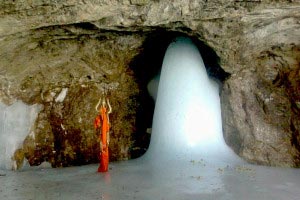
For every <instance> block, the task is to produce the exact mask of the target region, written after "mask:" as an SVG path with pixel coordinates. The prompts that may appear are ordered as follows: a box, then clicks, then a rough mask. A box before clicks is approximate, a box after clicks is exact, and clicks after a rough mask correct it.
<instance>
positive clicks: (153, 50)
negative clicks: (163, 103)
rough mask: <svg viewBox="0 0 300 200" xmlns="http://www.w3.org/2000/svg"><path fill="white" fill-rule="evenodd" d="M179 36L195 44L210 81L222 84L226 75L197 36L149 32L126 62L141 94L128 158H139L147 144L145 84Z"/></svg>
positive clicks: (149, 115) (149, 116) (149, 113)
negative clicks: (139, 48) (133, 56)
mask: <svg viewBox="0 0 300 200" xmlns="http://www.w3.org/2000/svg"><path fill="white" fill-rule="evenodd" d="M180 36H183V37H189V38H191V39H192V41H193V42H194V43H195V44H196V46H197V47H198V49H199V51H200V53H201V55H202V57H203V61H204V64H205V67H206V70H207V73H208V75H209V76H210V77H211V78H213V79H214V80H216V81H217V82H218V83H219V84H222V83H223V82H224V80H225V79H226V78H227V77H228V76H229V74H228V73H226V72H225V71H224V70H223V69H222V68H221V67H220V65H219V57H218V56H217V54H216V53H215V51H214V50H213V49H212V48H210V47H209V46H208V45H206V44H205V43H204V42H203V41H200V40H199V39H198V38H197V37H193V36H188V35H187V34H185V33H181V32H173V31H171V32H170V31H166V30H159V31H155V32H152V33H149V34H148V35H147V39H146V40H145V42H144V44H143V46H142V51H141V53H140V54H139V55H137V56H136V57H135V58H134V59H133V61H132V62H131V63H130V68H131V69H132V70H133V71H134V73H135V78H136V81H137V83H138V85H139V88H140V91H141V93H140V95H139V97H138V100H137V101H138V102H139V106H138V110H137V115H136V130H135V132H134V133H133V140H134V142H135V143H134V144H133V148H132V149H131V157H132V158H137V157H139V156H141V155H143V154H144V153H145V152H146V151H147V149H148V147H149V143H150V138H151V127H152V120H153V114H154V107H155V102H154V100H153V98H152V97H151V96H150V94H149V93H148V91H147V85H148V83H149V82H150V81H151V80H152V79H153V78H154V77H155V76H156V75H158V74H159V73H160V70H161V67H162V63H163V58H164V55H165V52H166V50H167V48H168V46H169V44H170V43H171V42H173V41H174V40H175V38H177V37H180Z"/></svg>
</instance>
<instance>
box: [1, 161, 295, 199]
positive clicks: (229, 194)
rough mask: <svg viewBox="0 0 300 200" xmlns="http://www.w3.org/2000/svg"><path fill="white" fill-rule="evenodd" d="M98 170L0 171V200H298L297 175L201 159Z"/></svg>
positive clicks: (93, 167) (113, 165)
mask: <svg viewBox="0 0 300 200" xmlns="http://www.w3.org/2000/svg"><path fill="white" fill-rule="evenodd" d="M97 168H98V165H87V166H81V167H68V168H56V169H52V168H44V169H43V168H40V167H39V168H30V169H24V170H22V171H18V172H12V171H0V199H13V200H15V199H22V200H30V199H32V200H34V199H64V200H68V199H72V200H76V199H102V200H115V199H116V200H117V199H121V200H127V199H130V200H132V199H145V200H146V199H149V200H150V199H151V200H153V199H158V200H167V199H181V200H182V199H186V200H188V199H190V200H195V199H221V200H223V199H224V200H225V199H226V200H232V199H249V200H250V199H256V200H260V199H272V200H276V199H278V200H279V199H280V200H282V199H285V200H291V199H293V200H296V199H299V197H300V190H299V188H300V171H299V169H283V168H272V167H263V166H255V165H250V164H245V163H244V162H240V163H239V162H237V163H234V164H233V163H231V164H227V163H226V162H224V161H220V160H219V159H215V160H212V159H209V158H200V157H199V159H195V160H192V159H191V160H180V159H179V160H177V161H176V162H165V163H150V162H145V161H144V160H143V159H137V160H132V161H123V162H114V163H111V164H110V171H109V172H107V173H97V172H96V170H97Z"/></svg>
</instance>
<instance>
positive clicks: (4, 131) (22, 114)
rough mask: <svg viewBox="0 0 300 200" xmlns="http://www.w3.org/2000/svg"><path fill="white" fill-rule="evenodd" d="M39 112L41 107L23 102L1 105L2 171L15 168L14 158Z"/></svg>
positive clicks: (0, 155)
mask: <svg viewBox="0 0 300 200" xmlns="http://www.w3.org/2000/svg"><path fill="white" fill-rule="evenodd" d="M39 110H40V106H38V105H31V106H28V105H26V104H24V103H22V102H21V101H17V102H15V103H14V104H12V105H10V106H7V105H5V104H3V103H0V169H12V168H14V162H13V160H12V156H13V154H14V152H15V151H16V150H17V149H18V148H20V147H22V144H23V141H24V139H25V138H26V136H27V135H28V134H29V133H30V130H31V127H32V125H33V124H34V122H35V119H36V117H37V113H38V112H39ZM32 135H34V134H32Z"/></svg>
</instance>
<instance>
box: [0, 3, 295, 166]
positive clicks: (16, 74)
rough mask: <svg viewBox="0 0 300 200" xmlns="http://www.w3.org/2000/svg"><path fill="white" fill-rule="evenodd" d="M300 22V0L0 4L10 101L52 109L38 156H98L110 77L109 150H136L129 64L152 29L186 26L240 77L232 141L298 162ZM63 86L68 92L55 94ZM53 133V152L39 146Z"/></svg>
mask: <svg viewBox="0 0 300 200" xmlns="http://www.w3.org/2000/svg"><path fill="white" fill-rule="evenodd" d="M299 21H300V2H298V1H292V0H291V1H284V0H265V1H243V0H241V1H236V0H229V1H228V0H213V1H204V0H203V1H201V0H188V1H186V0H174V1H159V0H130V1H129V0H113V1H111V0H71V1H69V0H68V1H55V0H30V1H29V0H27V1H26V0H25V1H13V0H8V1H1V2H0V73H1V80H0V85H1V90H0V100H1V101H2V102H5V103H8V104H9V103H11V102H13V101H15V99H21V100H23V101H24V102H26V103H28V104H33V103H40V104H43V105H44V109H43V110H42V112H41V113H40V115H39V118H38V120H37V122H36V132H35V134H36V137H35V138H33V139H30V137H29V136H28V138H27V140H26V141H25V142H24V147H23V149H24V152H25V153H24V155H25V156H26V157H27V158H28V159H29V161H30V163H32V164H38V163H40V162H42V161H43V160H50V161H51V160H52V161H51V162H52V165H53V166H60V165H63V166H65V165H69V164H70V163H71V164H72V162H73V161H74V160H75V161H74V162H75V164H76V163H77V161H78V160H86V161H87V162H90V161H91V162H92V160H94V159H96V158H95V156H88V155H90V154H93V152H95V151H97V147H96V146H93V145H96V143H95V137H96V136H95V134H94V135H93V137H88V138H89V139H86V136H87V135H91V134H92V132H93V130H92V126H91V124H90V123H91V119H93V117H94V115H95V113H94V111H93V110H94V109H93V107H94V104H95V103H96V101H97V99H98V98H99V95H100V94H101V88H103V85H104V83H107V84H109V87H110V94H109V96H110V98H111V99H112V101H113V106H114V108H115V109H114V110H115V112H114V114H113V116H112V118H114V120H113V122H112V123H113V124H112V127H113V129H114V130H112V132H113V135H114V136H115V140H114V142H113V143H115V145H116V146H115V145H114V144H112V146H111V151H112V154H115V155H116V157H115V158H116V159H119V158H120V159H122V158H129V155H126V154H127V153H126V152H128V151H127V149H128V148H130V147H132V146H131V144H132V142H133V140H132V139H128V137H130V135H132V133H133V132H134V127H135V126H136V125H135V123H134V121H135V120H136V118H135V116H136V115H135V111H136V108H137V107H138V105H139V103H142V102H138V101H135V100H136V98H134V97H135V96H136V95H137V94H139V91H141V90H139V88H138V86H137V83H138V81H137V80H136V75H135V74H134V73H133V72H132V70H131V69H130V67H129V66H130V63H132V62H133V61H134V58H135V56H136V55H137V54H139V53H140V52H141V51H142V49H143V42H144V41H145V39H146V38H148V37H151V34H152V33H153V32H155V31H161V30H164V31H166V32H168V31H176V32H180V33H185V34H186V35H188V36H192V37H193V38H196V39H197V40H201V41H203V42H204V43H206V44H207V45H208V46H210V47H211V48H212V49H213V50H214V51H215V52H216V53H217V55H218V56H219V58H220V66H221V67H222V68H223V69H224V70H225V71H226V72H227V73H229V74H230V76H229V77H228V78H227V79H226V80H225V81H224V88H223V89H222V96H221V97H222V115H223V116H222V117H223V129H224V135H225V139H226V141H227V143H228V144H229V145H230V146H232V148H233V149H234V150H235V152H237V153H238V154H239V155H241V156H242V157H243V158H245V159H246V160H248V161H251V162H253V163H259V164H265V165H274V166H292V167H299V166H300V160H299V155H300V136H299V135H300V134H299V131H300V121H299V120H300V111H299V109H300V96H299V95H300V85H299V84H300V78H299V77H300V74H299V73H300V72H299V70H300V67H299V62H300V59H299V54H300V51H299V46H300V40H299V38H300V23H299ZM141 67H143V66H141ZM154 67H156V68H157V66H154ZM217 76H218V75H217ZM219 76H220V77H221V76H223V75H222V74H219ZM139 78H142V77H139ZM62 88H68V93H67V97H66V99H65V100H64V101H63V102H55V98H57V95H58V94H59V93H60V92H61V90H62ZM96 88H98V90H97V89H96ZM132 88H136V89H132ZM122 109H123V110H122ZM129 111H130V112H129ZM131 112H132V113H131ZM79 113H80V114H79ZM127 115H129V116H127ZM80 117H81V118H80ZM125 118H126V120H124V119H125ZM80 119H81V120H82V122H81V123H80V122H79V121H80ZM61 125H62V126H61ZM63 127H64V128H63ZM65 131H66V132H67V134H65V135H64V133H65ZM56 134H57V135H56ZM55 138H56V139H55ZM57 138H60V139H57ZM73 138H74V139H75V138H77V139H76V140H80V141H81V142H80V144H81V146H78V144H76V145H75V143H73V141H72V139H73ZM126 138H127V139H126ZM45 139H46V140H49V141H50V142H49V143H47V145H42V146H43V147H45V148H46V149H40V150H38V149H39V148H41V147H38V145H37V144H35V146H34V145H33V144H34V142H36V143H39V144H42V141H45ZM90 140H92V141H93V142H89V141H90ZM57 143H59V145H58V144H57ZM50 144H51V145H52V146H51V145H50ZM55 144H56V145H57V147H55ZM123 144H126V145H125V146H124V145H123ZM122 145H123V147H121V146H122ZM83 146H84V147H83ZM33 147H34V148H33ZM37 147H38V148H37ZM91 147H93V148H92V150H87V149H90V148H91ZM114 148H116V149H114ZM53 151H55V152H56V153H55V154H54V153H53ZM44 152H48V153H46V154H47V155H44ZM82 152H84V153H82ZM121 152H123V153H121ZM124 152H125V153H124ZM75 153H76V155H78V156H75V157H74V155H75ZM20 154H21V153H20ZM81 154H83V155H86V156H81ZM121 154H122V156H121ZM123 154H124V155H123ZM93 155H94V154H93ZM83 157H84V158H83ZM78 163H83V162H82V161H78ZM73 164H74V163H73Z"/></svg>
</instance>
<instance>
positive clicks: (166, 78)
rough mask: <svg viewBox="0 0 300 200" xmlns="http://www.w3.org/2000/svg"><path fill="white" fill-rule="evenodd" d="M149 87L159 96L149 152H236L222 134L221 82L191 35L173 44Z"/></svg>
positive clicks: (167, 154) (199, 153) (203, 154)
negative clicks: (210, 71)
mask: <svg viewBox="0 0 300 200" xmlns="http://www.w3.org/2000/svg"><path fill="white" fill-rule="evenodd" d="M158 82H159V85H158V91H155V88H157V87H156V85H157V83H158ZM148 90H149V93H150V95H151V96H153V97H154V98H156V93H157V99H156V105H155V112H154V118H153V127H152V137H151V143H150V148H149V150H148V155H147V156H150V157H153V158H157V157H160V156H162V157H167V158H172V157H173V156H174V155H177V156H178V155H180V156H181V157H186V156H188V157H191V156H195V154H198V155H200V156H204V157H205V156H213V155H214V156H221V154H223V156H224V155H226V156H227V155H229V154H231V155H233V153H232V151H231V150H230V149H229V148H228V147H227V146H226V144H225V142H224V139H223V135H222V121H221V108H220V97H219V86H218V84H217V83H216V82H214V81H213V80H211V79H210V78H209V77H208V75H207V73H206V69H205V66H204V63H203V60H202V58H201V55H200V53H199V51H198V49H197V47H196V46H195V45H194V44H193V43H192V41H191V40H190V39H188V38H183V37H179V38H177V39H176V42H173V43H171V44H170V46H169V47H168V49H167V52H166V54H165V57H164V61H163V66H162V71H161V74H160V77H159V76H157V77H155V78H154V79H153V80H151V81H150V82H149V84H148Z"/></svg>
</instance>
